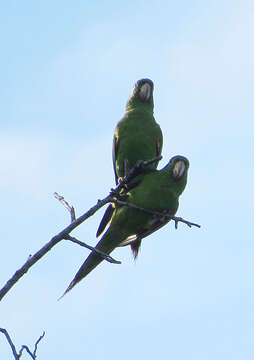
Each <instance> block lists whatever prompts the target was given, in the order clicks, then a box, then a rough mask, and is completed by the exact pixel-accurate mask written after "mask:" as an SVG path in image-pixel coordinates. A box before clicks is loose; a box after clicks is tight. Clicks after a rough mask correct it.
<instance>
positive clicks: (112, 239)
mask: <svg viewBox="0 0 254 360" xmlns="http://www.w3.org/2000/svg"><path fill="white" fill-rule="evenodd" d="M121 235H122V234H121V233H119V232H117V231H115V230H112V229H111V228H109V229H108V230H107V231H106V233H105V235H104V236H103V237H102V239H101V240H100V241H99V242H98V244H97V245H96V247H95V248H96V249H98V250H100V251H103V252H104V253H105V254H110V253H111V252H112V251H113V250H114V249H115V247H117V246H118V244H119V243H120V242H121V241H122V240H123V236H121ZM103 260H104V258H103V257H102V256H101V255H100V254H98V253H96V252H95V251H92V252H91V253H90V255H89V256H88V257H87V259H86V260H85V262H84V263H83V264H82V266H81V267H80V269H79V270H78V272H77V274H76V275H75V277H74V279H73V280H72V282H71V283H70V285H69V286H68V288H67V289H66V290H65V292H64V294H63V295H62V296H61V298H62V297H63V296H64V295H65V294H66V293H67V292H69V291H70V290H71V289H72V288H73V287H74V286H75V285H76V284H77V283H78V282H79V281H80V280H82V279H83V278H84V277H85V276H87V275H88V274H89V273H90V272H91V271H92V270H93V269H94V268H96V266H98V265H99V264H100V263H101V262H102V261H103ZM61 298H60V299H61Z"/></svg>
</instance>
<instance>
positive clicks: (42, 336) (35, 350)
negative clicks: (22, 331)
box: [33, 331, 45, 357]
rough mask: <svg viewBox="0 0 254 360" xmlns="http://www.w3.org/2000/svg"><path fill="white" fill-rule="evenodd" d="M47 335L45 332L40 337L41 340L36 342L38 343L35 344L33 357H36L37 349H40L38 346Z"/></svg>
mask: <svg viewBox="0 0 254 360" xmlns="http://www.w3.org/2000/svg"><path fill="white" fill-rule="evenodd" d="M44 335H45V331H43V333H42V335H41V336H40V337H39V339H38V340H37V341H36V343H35V344H34V352H33V355H34V357H36V352H37V348H38V344H39V342H40V341H41V340H42V339H43V338H44Z"/></svg>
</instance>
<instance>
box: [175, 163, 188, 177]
mask: <svg viewBox="0 0 254 360" xmlns="http://www.w3.org/2000/svg"><path fill="white" fill-rule="evenodd" d="M185 168H186V166H185V163H184V161H183V160H179V161H177V162H176V164H175V166H174V169H173V176H174V178H175V179H180V178H181V177H182V176H183V174H184V172H185Z"/></svg>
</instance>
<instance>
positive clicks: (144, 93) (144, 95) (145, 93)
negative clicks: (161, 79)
mask: <svg viewBox="0 0 254 360" xmlns="http://www.w3.org/2000/svg"><path fill="white" fill-rule="evenodd" d="M151 92H152V87H151V85H150V84H148V83H144V84H143V85H142V86H141V88H140V90H139V97H140V99H141V100H142V101H148V100H149V99H150V96H151Z"/></svg>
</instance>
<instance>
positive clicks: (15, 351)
mask: <svg viewBox="0 0 254 360" xmlns="http://www.w3.org/2000/svg"><path fill="white" fill-rule="evenodd" d="M0 332H2V333H3V334H4V335H5V337H6V339H7V341H8V343H9V345H10V347H11V350H12V353H13V356H14V359H15V360H19V359H20V358H21V356H22V354H23V351H24V350H26V352H27V353H28V354H29V355H30V356H31V358H32V359H34V360H35V359H36V356H37V354H36V352H37V349H38V344H39V342H40V341H41V340H42V338H43V337H44V335H45V331H43V334H42V335H41V336H40V337H39V339H38V340H37V341H36V343H35V345H34V351H33V352H32V351H31V350H30V349H29V347H28V346H27V345H22V347H21V349H20V351H19V353H17V350H16V347H15V345H14V344H13V341H12V340H11V337H10V335H9V334H8V331H7V330H6V329H3V328H0Z"/></svg>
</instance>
